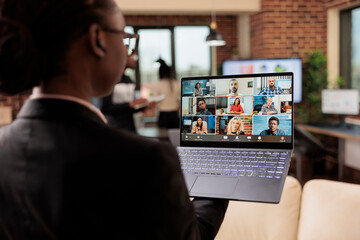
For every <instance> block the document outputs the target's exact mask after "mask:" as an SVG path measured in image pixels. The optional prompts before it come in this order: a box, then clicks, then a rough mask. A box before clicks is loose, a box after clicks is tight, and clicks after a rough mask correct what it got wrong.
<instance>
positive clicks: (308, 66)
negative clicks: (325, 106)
mask: <svg viewBox="0 0 360 240" xmlns="http://www.w3.org/2000/svg"><path fill="white" fill-rule="evenodd" d="M326 88H327V71H326V56H325V54H324V52H323V51H322V50H311V51H309V52H308V53H307V58H306V61H305V63H304V70H303V101H302V103H301V104H300V105H299V107H298V114H299V117H300V120H301V121H302V122H305V123H308V122H317V121H321V120H324V118H325V116H324V115H323V114H322V113H321V90H322V89H326Z"/></svg>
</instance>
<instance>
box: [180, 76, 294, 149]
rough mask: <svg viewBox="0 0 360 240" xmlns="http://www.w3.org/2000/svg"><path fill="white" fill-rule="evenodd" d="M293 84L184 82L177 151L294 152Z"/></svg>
mask: <svg viewBox="0 0 360 240" xmlns="http://www.w3.org/2000/svg"><path fill="white" fill-rule="evenodd" d="M293 78H294V77H293V73H292V72H283V73H266V74H247V75H245V74H244V75H225V76H203V77H186V78H182V79H181V118H180V132H181V133H180V146H199V147H236V148H269V149H293V129H294V127H293V124H294V123H293V94H292V92H293V91H292V89H293Z"/></svg>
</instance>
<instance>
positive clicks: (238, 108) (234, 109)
mask: <svg viewBox="0 0 360 240" xmlns="http://www.w3.org/2000/svg"><path fill="white" fill-rule="evenodd" d="M230 112H231V113H239V114H240V113H244V109H243V108H242V107H241V104H240V98H236V99H235V101H234V103H233V104H232V105H231V107H230Z"/></svg>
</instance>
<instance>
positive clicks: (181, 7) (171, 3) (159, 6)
mask: <svg viewBox="0 0 360 240" xmlns="http://www.w3.org/2000/svg"><path fill="white" fill-rule="evenodd" d="M115 2H116V3H117V4H118V5H119V6H120V8H121V10H122V11H123V12H124V13H125V14H150V15H152V14H154V15H159V14H190V15H191V14H209V13H210V12H211V10H212V9H214V10H215V11H216V13H217V14H239V13H246V12H247V13H248V12H256V11H260V0H251V1H248V0H181V1H179V0H131V1H128V0H126V1H125V0H115Z"/></svg>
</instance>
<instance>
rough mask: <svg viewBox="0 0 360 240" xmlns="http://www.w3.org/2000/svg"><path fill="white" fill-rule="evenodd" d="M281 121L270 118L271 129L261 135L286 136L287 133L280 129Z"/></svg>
mask: <svg viewBox="0 0 360 240" xmlns="http://www.w3.org/2000/svg"><path fill="white" fill-rule="evenodd" d="M279 124H280V121H279V119H278V118H277V117H271V118H269V129H266V130H264V131H262V132H261V133H260V135H285V132H284V131H283V130H281V129H278V127H279Z"/></svg>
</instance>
